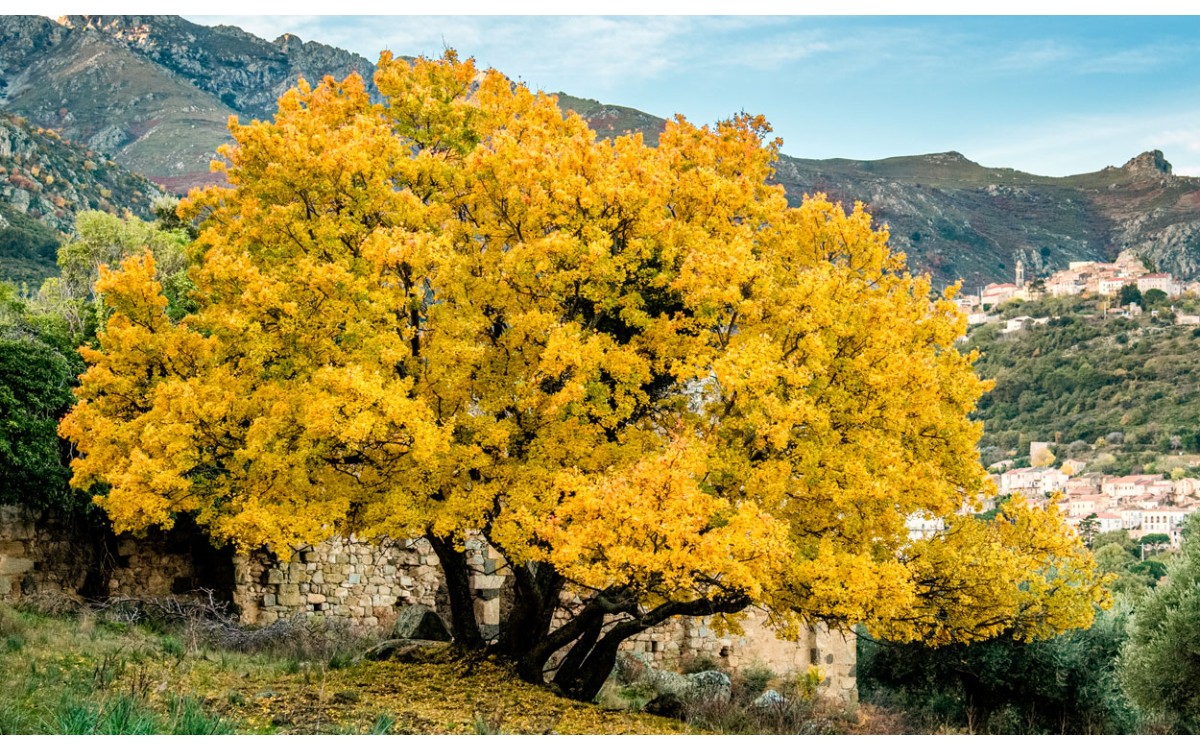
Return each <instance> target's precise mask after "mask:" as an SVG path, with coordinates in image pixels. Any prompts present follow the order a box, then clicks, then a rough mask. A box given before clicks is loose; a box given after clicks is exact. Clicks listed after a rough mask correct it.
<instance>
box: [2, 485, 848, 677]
mask: <svg viewBox="0 0 1200 750" xmlns="http://www.w3.org/2000/svg"><path fill="white" fill-rule="evenodd" d="M467 558H468V563H469V564H470V566H471V569H472V570H473V571H474V572H473V573H472V575H471V585H472V589H473V591H474V594H475V613H476V618H477V620H478V621H479V623H480V626H481V630H482V632H483V635H484V637H493V636H495V635H496V634H498V632H499V627H500V623H501V620H502V618H503V617H504V616H505V615H506V614H507V612H506V606H505V605H506V603H508V602H507V600H508V598H509V597H506V596H505V594H506V593H507V588H508V586H510V585H511V581H510V580H509V577H508V576H506V575H505V568H506V564H505V561H504V560H503V558H501V557H500V556H499V555H498V554H497V553H496V552H495V551H494V550H493V549H492V548H491V547H489V546H488V545H487V544H485V543H483V542H482V541H480V540H478V539H473V540H470V541H468V543H467ZM89 575H91V576H92V577H93V578H95V577H96V576H97V575H99V576H100V578H99V584H98V585H97V584H96V583H94V582H93V583H92V584H91V585H92V586H93V588H96V589H97V590H98V591H99V592H100V593H104V594H107V595H109V596H129V597H162V596H181V595H182V596H186V595H189V594H190V593H192V592H195V591H197V590H201V589H203V590H207V591H212V592H214V593H215V594H216V596H217V598H218V599H221V598H224V599H226V600H228V601H230V602H231V603H232V604H233V605H235V606H236V607H237V609H238V611H239V612H240V615H241V619H242V621H243V622H244V623H246V624H250V625H268V624H270V623H272V622H275V621H276V620H279V619H282V618H289V617H294V616H312V617H325V618H331V619H335V620H340V621H342V622H344V623H345V624H347V625H349V626H351V627H356V628H361V629H375V630H384V629H388V628H390V627H391V625H392V624H393V622H394V621H395V619H396V614H397V611H398V609H399V608H400V607H403V606H406V605H409V604H423V605H425V606H427V607H430V608H432V609H434V610H435V611H437V612H438V613H439V614H441V615H442V617H443V619H444V620H445V621H446V622H449V621H450V617H449V601H448V599H447V597H446V593H445V585H444V580H443V577H442V573H441V569H440V567H439V566H438V562H437V557H436V555H434V553H433V550H432V548H431V547H430V546H429V543H428V542H426V541H425V540H423V539H409V540H384V541H382V542H380V543H368V542H366V541H363V540H360V539H357V538H356V537H354V536H351V537H349V538H338V539H334V540H331V541H329V542H326V543H323V544H320V545H316V546H312V547H307V548H305V549H303V550H300V551H299V552H298V553H297V554H296V555H294V556H293V557H292V559H290V560H282V559H280V558H278V557H276V556H275V555H272V554H270V553H267V552H263V551H259V552H255V553H253V554H249V555H235V554H234V553H233V551H232V550H231V549H229V548H224V549H215V548H213V547H212V545H211V544H209V543H208V541H207V539H206V537H205V536H204V534H203V533H202V532H201V531H200V530H199V529H197V528H196V527H195V526H194V525H191V524H186V523H181V524H180V525H179V527H177V528H176V529H173V530H172V531H171V532H170V533H166V534H164V533H162V532H151V533H149V534H147V535H145V536H142V537H140V538H134V537H131V536H122V537H119V538H117V537H111V535H108V536H105V535H100V536H98V537H97V536H96V535H95V531H94V530H93V531H92V532H91V533H90V535H89V532H87V530H86V529H84V528H82V527H80V526H79V525H72V524H71V523H68V522H65V521H62V520H57V519H55V518H54V517H52V516H51V515H49V514H45V513H41V514H39V513H33V512H30V511H28V510H25V509H21V508H16V507H12V506H0V600H4V599H8V600H15V599H20V598H22V597H23V596H29V595H32V594H35V593H44V592H49V593H57V594H66V595H68V596H74V595H76V594H78V593H80V592H81V590H82V589H83V588H84V587H85V584H87V583H88V576H89ZM92 593H96V591H93V592H92ZM742 629H743V632H742V633H740V634H732V633H729V634H723V635H719V634H718V632H717V630H716V629H715V628H714V627H713V623H712V622H711V620H710V619H708V618H675V619H672V620H670V621H668V622H666V623H663V624H662V625H660V626H658V627H656V628H653V629H651V630H649V631H646V632H645V633H642V634H640V635H638V636H636V637H634V638H632V639H630V640H629V641H627V642H626V643H625V644H624V646H623V648H625V650H626V651H630V652H633V653H636V654H639V655H640V656H641V657H642V658H643V659H645V660H646V661H647V662H648V663H650V664H652V665H654V666H656V667H659V668H669V669H678V668H680V667H684V666H687V665H688V664H689V663H695V662H697V661H699V660H707V661H711V662H712V663H714V664H716V665H717V666H719V667H721V668H723V669H728V670H731V671H736V670H739V669H745V668H747V667H759V666H761V667H767V668H769V669H771V670H772V671H774V672H775V673H776V674H779V675H786V674H791V673H804V672H806V671H807V670H808V669H809V667H812V666H816V667H817V668H818V669H820V670H821V674H822V676H823V684H822V692H823V693H824V694H826V695H827V696H831V697H835V698H840V699H843V700H849V701H853V700H855V698H856V695H855V680H854V668H855V655H854V648H855V644H854V636H853V634H843V633H841V632H840V631H833V632H831V631H829V630H828V629H827V628H825V627H824V626H818V627H815V628H809V629H806V630H805V632H804V633H803V634H802V636H801V637H800V638H799V639H798V640H796V641H784V640H780V639H778V638H776V637H775V635H774V633H773V632H772V631H771V630H770V629H769V628H768V627H767V624H766V618H765V616H764V614H763V613H762V612H760V611H757V610H753V611H751V612H749V613H748V615H747V616H746V618H745V620H744V622H743V624H742Z"/></svg>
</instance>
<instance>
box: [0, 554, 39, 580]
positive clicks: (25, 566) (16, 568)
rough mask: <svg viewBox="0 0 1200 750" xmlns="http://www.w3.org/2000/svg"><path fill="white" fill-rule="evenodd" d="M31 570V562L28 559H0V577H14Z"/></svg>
mask: <svg viewBox="0 0 1200 750" xmlns="http://www.w3.org/2000/svg"><path fill="white" fill-rule="evenodd" d="M27 570H33V560H30V559H29V558H28V557H0V575H2V576H16V575H20V574H22V573H24V572H25V571H27Z"/></svg>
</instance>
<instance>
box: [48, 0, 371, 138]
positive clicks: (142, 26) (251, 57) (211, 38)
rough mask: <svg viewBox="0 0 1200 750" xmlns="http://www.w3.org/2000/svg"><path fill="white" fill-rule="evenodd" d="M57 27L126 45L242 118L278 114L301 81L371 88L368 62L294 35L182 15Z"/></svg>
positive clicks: (76, 21) (69, 22)
mask: <svg viewBox="0 0 1200 750" xmlns="http://www.w3.org/2000/svg"><path fill="white" fill-rule="evenodd" d="M60 23H61V24H62V25H64V26H66V27H67V28H69V29H76V30H93V31H98V32H100V33H102V34H104V35H107V36H108V37H110V38H112V39H114V40H116V41H118V42H121V43H122V44H124V45H125V46H126V47H128V48H129V49H130V50H131V51H133V52H136V53H138V54H140V55H143V56H144V57H147V58H149V59H150V60H152V61H153V62H155V63H157V64H158V65H161V66H162V67H164V68H166V69H167V70H169V71H171V72H172V73H175V74H177V75H178V76H180V77H181V78H183V79H185V80H186V81H188V82H189V83H191V84H192V85H193V86H195V87H196V88H199V89H200V90H202V91H206V92H208V93H209V94H212V95H213V96H215V97H216V98H217V99H218V100H220V102H221V103H222V104H224V105H225V106H226V107H228V108H229V109H231V110H233V111H234V112H236V113H237V114H239V115H241V116H243V117H245V118H257V119H266V118H269V117H271V116H272V115H274V114H275V104H276V102H277V101H278V100H279V97H280V96H281V95H283V92H285V91H287V90H288V89H289V88H291V87H292V86H295V85H296V80H297V79H298V78H300V77H304V78H305V79H306V80H308V81H313V82H315V81H319V80H321V78H323V77H324V76H327V75H332V76H333V77H335V78H337V79H339V80H340V79H342V78H345V77H346V76H348V75H350V74H351V73H354V72H357V73H358V74H359V75H361V76H363V78H364V79H365V80H366V81H368V82H369V87H370V89H372V90H373V89H374V83H373V82H372V77H373V76H374V74H375V65H374V64H373V63H372V62H371V61H370V60H367V59H366V58H365V57H362V56H361V55H356V54H354V53H353V52H347V51H345V50H342V49H338V48H336V47H330V46H327V45H324V44H320V43H318V42H305V41H303V40H302V39H300V38H299V37H297V36H295V35H292V34H284V35H283V36H281V37H279V38H278V39H276V40H275V41H273V42H268V41H266V40H265V39H260V38H259V37H256V36H254V35H253V34H249V33H246V32H245V31H242V30H241V29H239V28H237V27H236V26H201V25H199V24H194V23H192V22H190V21H187V20H184V19H183V18H180V17H179V16H67V17H65V18H63V19H61V21H60Z"/></svg>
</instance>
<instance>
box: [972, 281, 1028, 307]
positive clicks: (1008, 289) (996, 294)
mask: <svg viewBox="0 0 1200 750" xmlns="http://www.w3.org/2000/svg"><path fill="white" fill-rule="evenodd" d="M1018 291H1019V288H1018V287H1017V285H1016V284H988V285H987V286H985V287H984V288H983V290H982V291H981V292H980V293H979V304H980V306H981V307H983V308H984V309H985V310H986V309H987V308H989V307H995V306H996V305H999V304H1000V303H1002V302H1008V301H1009V300H1010V299H1014V298H1015V297H1016V296H1017V292H1018Z"/></svg>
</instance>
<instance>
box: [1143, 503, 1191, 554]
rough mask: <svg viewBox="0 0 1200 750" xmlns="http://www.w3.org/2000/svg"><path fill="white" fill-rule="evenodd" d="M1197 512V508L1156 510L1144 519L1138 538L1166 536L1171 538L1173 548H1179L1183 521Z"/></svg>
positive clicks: (1148, 513) (1147, 514)
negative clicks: (1152, 535) (1156, 535)
mask: <svg viewBox="0 0 1200 750" xmlns="http://www.w3.org/2000/svg"><path fill="white" fill-rule="evenodd" d="M1195 511H1196V508H1155V509H1154V510H1153V511H1149V512H1147V513H1146V514H1145V515H1144V516H1143V517H1142V528H1141V533H1139V534H1138V536H1145V535H1146V534H1166V535H1167V536H1169V537H1171V546H1173V547H1178V546H1179V541H1180V533H1181V530H1182V528H1183V519H1185V518H1187V517H1188V516H1190V515H1191V514H1192V513H1194V512H1195Z"/></svg>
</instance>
